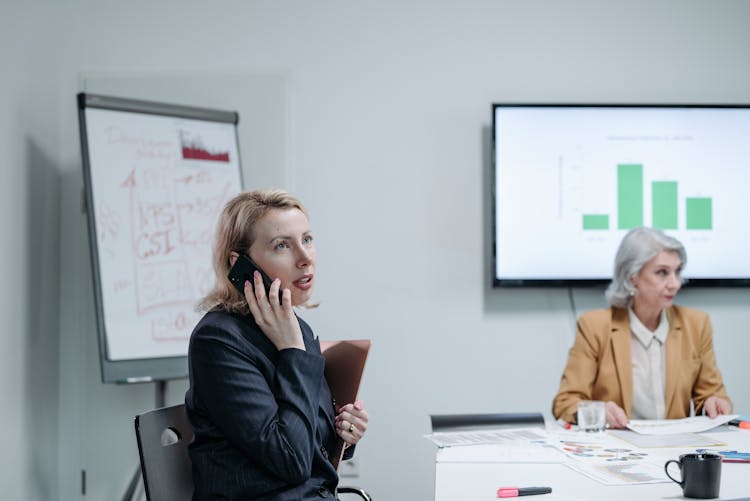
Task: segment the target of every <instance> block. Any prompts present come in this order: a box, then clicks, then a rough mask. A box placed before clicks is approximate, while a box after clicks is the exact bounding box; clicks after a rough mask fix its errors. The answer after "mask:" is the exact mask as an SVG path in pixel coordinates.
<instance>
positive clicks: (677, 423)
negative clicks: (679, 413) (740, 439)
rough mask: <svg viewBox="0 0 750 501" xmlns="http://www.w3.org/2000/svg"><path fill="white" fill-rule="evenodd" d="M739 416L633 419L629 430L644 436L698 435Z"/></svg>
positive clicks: (629, 424)
mask: <svg viewBox="0 0 750 501" xmlns="http://www.w3.org/2000/svg"><path fill="white" fill-rule="evenodd" d="M737 416H738V414H727V415H725V416H717V417H715V418H710V417H707V416H693V417H689V418H684V419H631V420H630V422H629V423H628V428H630V429H631V430H633V431H635V432H638V433H642V434H644V435H672V434H676V433H698V432H701V431H706V430H710V429H711V428H716V427H717V426H720V425H722V424H726V423H728V422H729V421H731V420H732V419H735V418H736V417H737Z"/></svg>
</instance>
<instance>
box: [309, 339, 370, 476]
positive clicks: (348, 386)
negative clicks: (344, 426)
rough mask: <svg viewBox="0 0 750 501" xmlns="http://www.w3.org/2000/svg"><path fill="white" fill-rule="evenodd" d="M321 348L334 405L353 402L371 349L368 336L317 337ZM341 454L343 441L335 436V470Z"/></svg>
mask: <svg viewBox="0 0 750 501" xmlns="http://www.w3.org/2000/svg"><path fill="white" fill-rule="evenodd" d="M320 351H321V352H322V353H323V357H324V358H325V359H326V368H325V375H326V381H328V387H329V388H330V389H331V395H332V396H333V399H334V401H335V402H336V407H337V408H338V407H340V406H342V405H346V404H352V403H354V402H355V401H356V400H357V393H358V392H359V383H360V381H362V372H363V371H364V370H365V361H366V360H367V353H368V352H369V351H370V340H369V339H360V340H345V341H320ZM337 410H338V409H337ZM343 455H344V441H343V440H342V439H341V438H338V440H337V441H336V448H335V449H334V451H333V454H332V455H331V462H332V463H333V466H334V468H336V469H337V470H338V467H339V463H340V462H341V458H342V457H343Z"/></svg>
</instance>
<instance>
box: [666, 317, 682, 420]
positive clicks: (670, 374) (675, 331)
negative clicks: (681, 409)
mask: <svg viewBox="0 0 750 501" xmlns="http://www.w3.org/2000/svg"><path fill="white" fill-rule="evenodd" d="M667 321H668V322H669V334H668V335H667V341H666V343H664V352H665V354H664V358H665V364H664V365H665V367H664V369H665V373H666V379H667V381H666V383H665V388H664V398H665V399H666V400H665V404H666V405H665V408H664V414H665V415H666V416H670V415H671V414H670V412H669V410H670V409H671V407H672V404H673V401H674V396H675V392H676V391H677V378H679V377H680V353H681V351H682V349H681V347H682V324H680V319H679V317H678V316H677V315H675V314H674V311H673V308H672V307H670V308H669V309H668V310H667Z"/></svg>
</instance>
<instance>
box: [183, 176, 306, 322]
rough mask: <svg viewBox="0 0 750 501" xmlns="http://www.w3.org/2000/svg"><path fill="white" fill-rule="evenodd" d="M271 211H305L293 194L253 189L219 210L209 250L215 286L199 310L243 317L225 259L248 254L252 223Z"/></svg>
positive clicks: (240, 298) (246, 310)
mask: <svg viewBox="0 0 750 501" xmlns="http://www.w3.org/2000/svg"><path fill="white" fill-rule="evenodd" d="M271 209H299V210H300V211H302V213H303V214H305V216H307V211H306V210H305V207H304V206H303V205H302V202H300V201H299V200H298V199H297V198H296V197H295V196H294V195H292V194H290V193H288V192H286V191H284V190H278V189H267V190H255V191H246V192H243V193H240V194H239V195H237V196H236V197H234V198H233V199H231V200H230V201H229V202H228V203H227V204H226V206H224V210H222V211H221V214H220V216H219V222H218V225H217V227H216V238H215V240H214V247H213V266H214V273H215V274H216V285H215V286H214V288H213V290H212V291H211V292H209V293H208V294H207V295H206V297H204V298H203V300H202V301H201V302H200V304H199V305H198V309H200V310H205V311H208V310H224V311H230V312H233V313H241V314H244V315H247V314H249V313H250V309H249V308H248V306H247V302H246V301H245V298H244V296H243V295H242V294H240V292H239V291H238V290H237V289H236V288H235V287H234V285H232V283H231V282H230V281H229V278H228V277H227V276H228V275H229V268H230V267H229V257H230V254H231V253H232V252H237V253H240V254H241V253H245V254H248V255H249V253H250V246H251V245H253V242H254V241H255V231H254V229H255V224H256V223H257V222H258V221H260V220H261V219H262V218H263V216H265V215H266V214H267V213H268V211H270V210H271Z"/></svg>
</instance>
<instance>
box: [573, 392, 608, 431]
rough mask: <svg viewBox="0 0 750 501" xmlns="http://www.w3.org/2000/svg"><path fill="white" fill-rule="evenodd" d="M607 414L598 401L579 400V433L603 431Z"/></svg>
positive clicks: (601, 403)
mask: <svg viewBox="0 0 750 501" xmlns="http://www.w3.org/2000/svg"><path fill="white" fill-rule="evenodd" d="M606 424H607V412H606V409H605V408H604V402H602V401H600V400H580V401H579V402H578V429H579V430H581V431H604V429H605V428H606Z"/></svg>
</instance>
